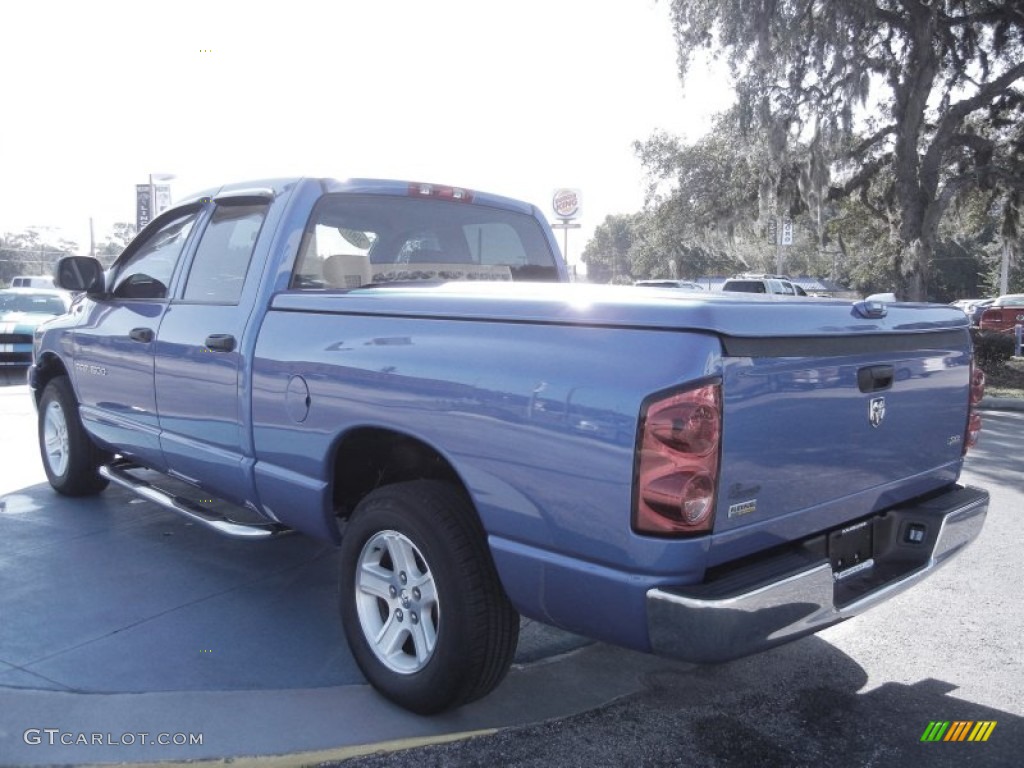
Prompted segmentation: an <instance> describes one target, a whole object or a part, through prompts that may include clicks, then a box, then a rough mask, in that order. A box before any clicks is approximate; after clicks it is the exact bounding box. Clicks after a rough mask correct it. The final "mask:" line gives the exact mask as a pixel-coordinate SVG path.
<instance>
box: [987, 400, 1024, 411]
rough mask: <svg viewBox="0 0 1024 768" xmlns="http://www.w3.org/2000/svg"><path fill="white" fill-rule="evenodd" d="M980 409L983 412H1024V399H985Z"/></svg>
mask: <svg viewBox="0 0 1024 768" xmlns="http://www.w3.org/2000/svg"><path fill="white" fill-rule="evenodd" d="M979 407H980V408H981V410H983V411H1024V398H1019V397H985V398H982V400H981V405H980V406H979Z"/></svg>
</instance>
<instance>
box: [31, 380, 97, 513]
mask: <svg viewBox="0 0 1024 768" xmlns="http://www.w3.org/2000/svg"><path fill="white" fill-rule="evenodd" d="M39 452H40V454H41V456H42V459H43V469H45V470H46V478H47V480H49V481H50V485H51V486H53V489H54V490H55V491H57V492H58V493H61V494H64V495H65V496H89V495H91V494H94V493H99V492H100V491H102V490H103V489H104V488H106V487H107V480H105V479H104V478H102V477H100V476H99V474H98V473H97V471H96V470H97V468H98V467H99V466H100V465H101V464H103V463H104V462H105V461H107V459H108V458H109V455H108V454H107V453H106V452H105V451H102V450H100V449H99V448H97V447H96V445H95V444H94V443H93V442H92V440H91V439H90V438H89V435H88V434H86V431H85V428H84V427H83V426H82V421H81V419H80V418H79V416H78V401H77V400H76V399H75V393H74V390H73V389H72V388H71V382H70V381H69V380H68V378H67V376H58V377H57V378H55V379H53V380H51V381H50V383H49V384H47V385H46V388H45V389H44V390H43V396H42V397H41V398H40V400H39Z"/></svg>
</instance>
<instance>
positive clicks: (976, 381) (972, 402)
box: [964, 360, 985, 453]
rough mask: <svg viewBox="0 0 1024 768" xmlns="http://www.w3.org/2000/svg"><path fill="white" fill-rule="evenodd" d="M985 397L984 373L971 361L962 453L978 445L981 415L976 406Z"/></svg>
mask: <svg viewBox="0 0 1024 768" xmlns="http://www.w3.org/2000/svg"><path fill="white" fill-rule="evenodd" d="M983 397H985V372H984V371H983V370H981V368H978V367H976V366H975V364H974V361H973V360H972V361H971V386H970V395H969V397H968V402H967V434H965V435H964V453H967V449H968V448H973V447H974V446H975V445H977V444H978V436H979V435H980V434H981V414H980V413H978V405H979V404H980V403H981V399H982V398H983Z"/></svg>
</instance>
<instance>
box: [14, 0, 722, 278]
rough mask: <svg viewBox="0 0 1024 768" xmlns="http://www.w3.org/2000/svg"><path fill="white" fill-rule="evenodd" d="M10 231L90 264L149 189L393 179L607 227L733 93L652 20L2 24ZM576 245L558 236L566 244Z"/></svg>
mask: <svg viewBox="0 0 1024 768" xmlns="http://www.w3.org/2000/svg"><path fill="white" fill-rule="evenodd" d="M0 29H3V30H4V34H3V40H2V44H0V72H3V73H4V74H3V84H4V85H3V89H2V90H0V93H2V94H3V103H4V107H5V108H4V109H3V110H2V112H0V233H7V232H21V231H24V230H25V229H26V228H27V227H30V226H34V227H40V228H43V227H53V229H51V230H46V229H42V232H43V234H44V236H45V235H53V236H55V237H54V239H56V237H60V236H63V237H66V238H68V239H71V240H73V241H75V242H76V243H77V244H78V246H79V252H80V253H87V252H88V248H89V220H90V218H92V219H93V221H94V226H95V232H96V239H97V242H101V241H102V240H103V239H104V237H105V236H106V234H107V233H108V232H109V231H110V229H111V227H112V225H113V223H114V222H115V221H130V222H134V220H135V197H134V195H135V191H134V185H135V184H139V183H146V182H147V181H148V178H149V174H173V175H174V176H175V178H174V179H173V180H172V181H171V182H170V184H171V194H172V198H174V199H180V198H183V197H185V196H186V195H188V194H190V193H192V192H196V191H199V190H202V189H207V188H210V187H216V186H219V185H220V184H223V183H226V182H232V181H243V180H246V179H258V178H267V177H276V176H293V175H314V176H327V177H335V178H339V179H344V178H350V177H373V178H396V179H405V180H414V181H429V182H434V183H439V184H451V185H455V186H462V187H467V188H470V189H478V190H485V191H488V192H493V193H496V194H502V195H506V196H509V197H514V198H519V199H523V200H527V201H529V202H531V203H534V204H535V205H537V206H538V207H539V208H541V209H542V210H544V211H547V212H549V215H551V214H550V209H551V197H552V194H553V192H554V190H555V189H557V188H560V187H571V188H576V189H579V190H580V192H581V203H582V205H581V218H580V223H581V224H582V228H581V229H579V230H573V231H571V233H570V234H569V257H570V261H571V262H575V261H577V260H578V257H579V253H580V251H581V250H582V248H583V246H584V244H585V243H586V241H587V240H588V239H589V237H590V235H591V234H592V233H593V229H594V227H595V226H596V225H597V224H599V223H600V222H601V221H603V220H604V218H605V217H606V216H607V215H609V214H614V213H631V212H635V211H637V210H639V209H640V208H641V206H642V203H643V190H644V184H643V170H642V168H641V166H640V163H639V161H638V160H637V158H636V155H635V152H634V150H633V146H632V145H633V142H634V141H636V140H644V139H646V138H648V137H649V136H650V135H651V134H652V133H653V132H654V131H656V130H664V131H667V132H669V133H672V134H675V135H680V136H683V137H685V138H687V139H689V140H693V139H696V138H698V137H699V136H701V135H702V134H703V133H704V132H706V130H707V129H708V126H709V121H710V117H711V115H712V114H714V113H715V112H717V111H720V110H722V109H725V108H727V107H728V105H729V101H730V100H731V94H730V92H729V89H728V87H727V83H726V81H725V79H724V77H722V75H721V74H720V73H718V72H716V71H715V70H713V69H712V68H711V67H710V66H708V67H706V68H697V69H696V70H695V75H694V76H693V77H691V79H690V80H689V81H688V83H687V84H686V88H685V90H684V88H683V85H682V84H681V83H680V81H679V78H678V75H677V70H676V63H675V62H676V52H675V47H674V42H673V38H672V30H671V27H670V24H669V21H668V3H667V2H665V1H664V0H662V2H655V0H601V2H593V0H559V1H557V2H551V0H516V2H508V3H500V4H499V3H495V2H482V1H481V0H475V1H474V0H432V1H430V2H427V1H425V0H421V1H420V2H414V1H412V0H359V2H350V1H348V0H313V1H312V2H311V1H310V0H287V1H286V2H281V0H276V1H275V2H261V1H260V0H248V2H236V1H234V0H205V1H204V2H196V1H195V0H176V1H175V2H173V3H171V2H163V3H161V2H138V0H136V1H135V2H120V1H118V0H77V2H69V1H67V0H51V1H50V2H46V3H30V2H4V3H2V4H0ZM558 241H559V243H562V241H563V239H562V234H561V233H558Z"/></svg>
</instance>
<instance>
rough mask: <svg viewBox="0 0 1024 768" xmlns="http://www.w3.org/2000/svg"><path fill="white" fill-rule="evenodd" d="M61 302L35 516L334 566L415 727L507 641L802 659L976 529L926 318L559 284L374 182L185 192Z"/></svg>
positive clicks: (490, 211) (473, 682)
mask: <svg viewBox="0 0 1024 768" xmlns="http://www.w3.org/2000/svg"><path fill="white" fill-rule="evenodd" d="M57 279H58V283H59V284H60V285H61V286H62V287H63V288H66V289H70V290H73V291H78V292H81V295H80V297H79V298H78V299H77V301H76V302H75V304H74V306H73V308H72V310H71V312H70V313H69V314H67V315H65V316H63V317H61V318H58V319H55V320H53V321H51V322H49V323H47V324H46V325H45V326H43V327H41V328H40V329H39V331H38V332H37V333H36V336H35V339H34V363H33V366H32V368H31V369H30V374H29V379H30V384H31V389H32V392H33V396H34V398H35V401H36V404H37V409H38V413H39V443H40V450H41V453H42V457H43V463H44V465H45V469H46V473H47V476H48V478H49V481H50V483H51V485H52V486H53V488H54V489H56V491H57V492H59V493H61V494H65V495H69V496H79V495H86V494H93V493H97V492H100V491H102V490H103V488H104V487H105V486H106V485H107V484H108V483H110V482H114V483H116V484H118V485H121V486H124V487H126V488H129V489H131V490H133V491H135V492H136V493H138V494H140V495H142V496H144V497H145V498H148V499H150V500H152V501H154V502H156V503H158V504H161V505H163V506H165V507H167V508H168V509H172V510H174V511H176V512H178V513H181V514H184V515H187V516H189V517H190V518H191V519H193V520H195V521H198V522H200V523H202V524H204V525H207V526H209V527H210V528H213V529H215V530H217V531H220V532H222V533H225V534H228V535H232V536H237V537H240V538H260V539H262V538H267V537H274V536H278V535H281V534H283V533H286V532H290V531H298V532H301V533H304V534H307V535H309V536H313V537H316V538H318V539H323V540H326V541H331V542H335V543H337V544H338V545H339V546H340V549H341V552H340V561H341V573H340V600H339V606H340V614H341V621H342V622H343V625H344V629H345V632H346V636H347V638H348V641H349V643H350V645H351V649H352V652H353V654H354V656H355V658H356V660H357V662H358V663H359V665H360V667H361V669H362V671H363V672H364V673H365V675H366V677H367V679H368V680H369V681H370V682H371V683H372V684H373V685H374V686H376V687H377V688H378V690H380V691H381V692H382V693H383V694H384V695H386V696H388V697H390V698H391V699H392V700H394V701H396V702H398V703H399V704H401V705H402V706H405V707H407V708H409V709H411V710H413V711H416V712H421V713H430V712H437V711H441V710H444V709H447V708H451V707H455V706H458V705H460V704H464V703H466V702H469V701H472V700H474V699H477V698H479V697H481V696H484V695H485V694H487V693H488V692H489V691H491V690H492V689H493V688H494V687H495V686H497V685H498V684H499V683H500V681H501V680H502V678H503V677H504V675H505V673H506V672H507V670H508V668H509V665H510V663H511V660H512V658H513V654H514V651H515V647H516V642H517V638H518V625H519V617H520V616H527V617H530V618H533V619H536V620H539V621H541V622H546V623H548V624H551V625H555V626H557V627H561V628H564V629H566V630H569V631H572V632H576V633H580V634H582V635H586V636H589V637H592V638H596V639H599V640H603V641H607V642H611V643H617V644H620V645H622V646H626V647H629V648H634V649H638V650H641V651H648V652H655V653H659V654H665V655H669V656H673V657H676V658H680V659H685V660H690V661H694V662H702V663H703V662H715V661H722V660H727V659H731V658H735V657H738V656H741V655H744V654H749V653H752V652H756V651H759V650H762V649H765V648H769V647H771V646H774V645H777V644H779V643H782V642H785V641H787V640H792V639H794V638H798V637H800V636H803V635H806V634H808V633H811V632H814V631H816V630H819V629H821V628H823V627H827V626H829V625H832V624H835V623H837V622H840V621H843V620H845V619H847V618H849V617H851V616H854V615H856V614H858V613H859V612H861V611H863V610H864V609H866V608H869V607H870V606H872V605H874V604H876V603H878V602H880V601H883V600H885V599H887V598H888V597H890V596H892V595H893V594H895V593H897V592H899V591H900V590H902V589H904V588H906V587H908V586H910V585H912V584H914V583H915V582H917V581H919V580H920V579H922V578H923V577H926V576H927V575H928V574H930V573H931V572H932V571H933V570H934V569H935V568H936V567H937V566H939V565H941V564H943V563H945V562H946V561H948V560H949V559H950V558H951V557H952V556H953V555H955V554H957V553H958V552H959V551H960V550H961V549H962V548H963V547H964V546H966V545H967V544H968V543H970V542H971V541H972V540H973V539H974V538H975V537H976V536H977V535H978V533H979V531H980V530H981V527H982V524H983V522H984V519H985V515H986V512H987V509H988V495H987V493H985V492H984V491H982V490H978V489H973V488H969V487H963V486H961V485H958V484H957V479H958V477H959V474H960V471H961V467H962V464H963V460H964V454H965V452H966V451H967V449H968V448H969V446H970V445H971V444H973V441H974V440H975V439H976V438H977V435H978V430H979V428H980V421H979V418H978V415H977V413H976V412H975V408H976V406H977V404H978V402H979V401H980V399H981V396H982V390H983V388H984V379H983V376H982V374H981V372H980V371H978V370H977V369H975V367H974V365H973V359H972V349H971V342H970V337H969V334H968V327H967V319H966V317H965V316H964V314H963V313H962V312H960V311H959V310H956V309H954V308H950V307H943V306H937V305H925V304H921V305H910V304H879V303H875V302H851V301H840V300H828V299H799V298H789V297H776V296H752V295H746V294H735V295H724V294H711V293H708V294H699V293H697V294H695V293H681V292H679V291H671V290H665V291H661V290H657V289H653V290H652V289H645V290H641V289H637V288H633V287H630V286H627V287H609V286H588V285H578V284H569V283H567V275H566V269H565V265H564V264H563V262H562V261H561V259H560V257H559V256H558V251H557V246H556V243H555V241H554V238H553V237H552V234H551V231H550V229H549V228H548V226H547V224H546V223H545V221H544V218H543V216H542V215H541V214H540V212H539V211H538V210H537V209H536V208H534V207H533V206H531V205H528V204H525V203H521V202H517V201H514V200H510V199H506V198H502V197H498V196H493V195H488V194H483V193H480V192H475V191H470V190H465V189H459V188H453V187H445V186H437V185H430V184H417V183H406V182H393V181H372V180H349V181H344V182H339V181H334V180H329V179H308V178H307V179H285V180H270V181H262V182H258V183H250V184H237V185H230V186H225V187H223V188H220V189H217V190H211V191H209V192H206V193H204V194H201V195H197V196H195V197H193V198H191V199H189V200H186V201H184V202H182V203H180V204H179V205H177V206H176V207H174V208H173V209H171V210H169V211H166V212H165V213H163V214H162V215H161V216H159V217H158V218H156V219H155V220H154V221H153V222H152V223H151V224H150V225H149V226H147V227H146V228H145V229H144V230H143V231H142V232H140V233H139V235H138V237H137V238H136V239H135V240H134V241H133V242H132V243H131V244H130V245H129V246H128V247H127V248H126V249H125V251H124V253H123V254H121V256H120V257H119V258H118V259H117V261H116V262H115V263H114V264H113V266H112V267H111V268H110V269H108V270H106V271H104V270H102V268H101V266H100V264H99V263H98V262H96V261H95V260H92V259H89V258H85V257H71V258H67V259H64V260H62V261H61V263H60V264H59V265H58V269H57ZM210 497H216V498H217V499H218V500H220V502H219V506H216V507H212V506H211V505H209V504H207V503H205V501H206V500H208V499H209V498H210ZM225 510H226V511H225Z"/></svg>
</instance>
